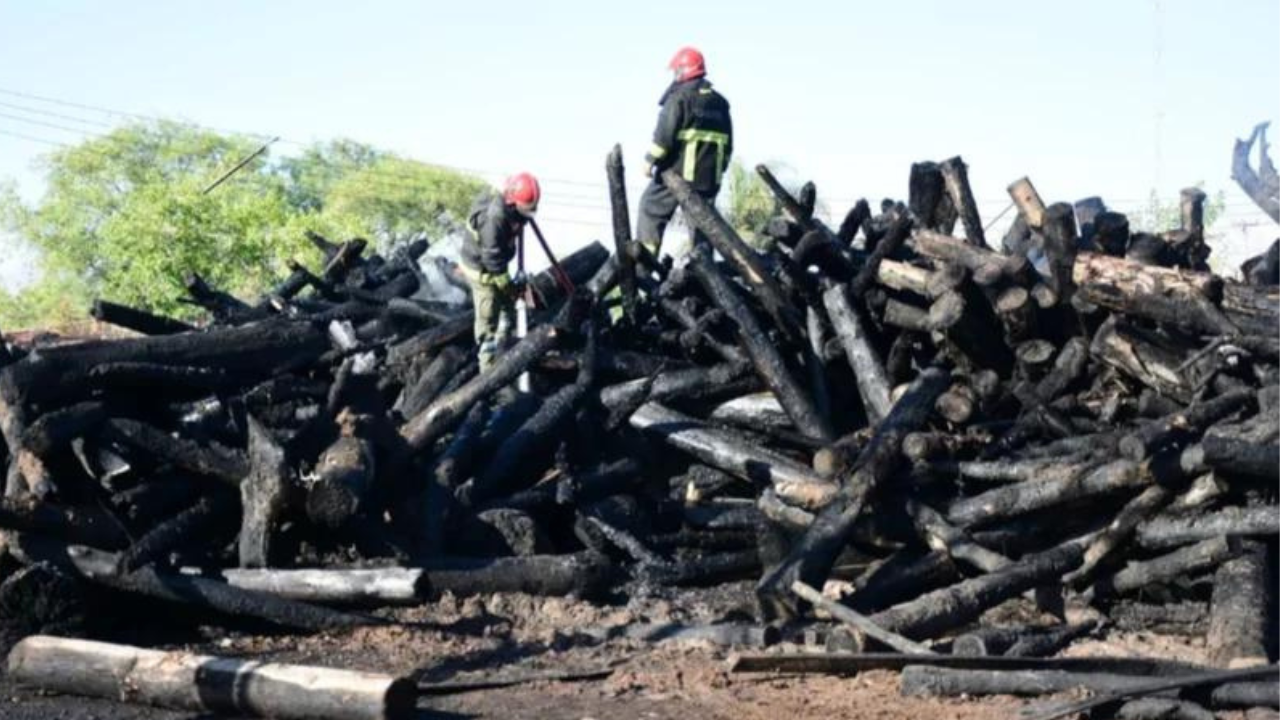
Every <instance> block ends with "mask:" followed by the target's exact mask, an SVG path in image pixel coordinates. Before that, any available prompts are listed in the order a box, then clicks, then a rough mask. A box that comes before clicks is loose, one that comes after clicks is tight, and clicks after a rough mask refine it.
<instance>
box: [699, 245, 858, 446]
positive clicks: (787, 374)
mask: <svg viewBox="0 0 1280 720" xmlns="http://www.w3.org/2000/svg"><path fill="white" fill-rule="evenodd" d="M693 258H694V259H693V261H692V263H691V264H690V268H691V269H692V270H693V273H694V275H695V276H696V277H697V279H698V282H699V283H700V284H701V285H702V287H703V289H704V290H706V292H707V294H708V295H709V296H710V297H711V299H712V301H713V302H715V304H716V306H717V307H719V308H720V309H721V310H723V311H724V312H725V314H726V315H728V316H729V318H730V319H732V320H733V322H734V323H735V324H737V326H738V337H739V340H740V341H741V343H742V346H743V347H744V348H745V349H746V351H747V356H748V357H750V358H751V362H752V364H753V365H754V366H755V368H756V372H758V373H759V374H760V379H761V380H763V381H764V382H765V384H766V385H768V387H769V389H770V390H771V391H773V394H774V395H776V396H777V398H778V402H779V403H781V404H782V407H783V408H785V409H786V411H787V414H788V415H790V416H791V421H792V422H794V423H795V426H796V429H797V430H799V431H800V432H801V433H803V434H805V435H806V436H808V437H811V438H813V439H815V440H820V441H823V442H826V441H829V440H831V439H832V435H833V434H832V432H831V428H830V427H829V425H828V423H827V421H826V420H825V419H824V418H823V417H822V416H821V415H819V414H818V411H817V409H816V408H815V407H814V404H813V400H812V399H811V398H810V397H808V395H806V393H805V392H804V389H803V388H802V387H801V386H800V384H799V383H797V382H796V380H795V378H794V377H792V376H791V371H790V369H789V368H788V367H787V365H786V362H785V361H784V360H783V358H782V355H781V354H780V353H779V352H778V349H777V347H775V346H774V344H773V343H771V342H770V341H769V338H768V336H767V335H766V334H765V332H764V328H762V327H761V326H760V323H759V322H758V321H757V320H756V317H755V314H754V313H752V312H751V309H750V308H748V307H747V306H746V304H745V303H744V302H743V301H742V299H741V298H740V297H738V295H737V294H736V293H735V292H734V290H733V287H732V285H730V284H729V281H728V280H727V279H726V278H725V277H724V275H722V274H721V273H720V271H719V270H718V269H717V268H716V267H715V264H714V263H713V262H711V259H710V258H709V257H708V256H707V255H706V253H705V251H703V250H701V249H700V248H694V250H693Z"/></svg>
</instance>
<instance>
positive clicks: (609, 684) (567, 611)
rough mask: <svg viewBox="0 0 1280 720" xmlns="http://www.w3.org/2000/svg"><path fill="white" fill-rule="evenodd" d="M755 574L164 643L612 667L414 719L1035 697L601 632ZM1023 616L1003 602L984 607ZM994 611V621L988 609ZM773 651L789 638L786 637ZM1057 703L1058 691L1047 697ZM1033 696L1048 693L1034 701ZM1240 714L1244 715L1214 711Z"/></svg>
mask: <svg viewBox="0 0 1280 720" xmlns="http://www.w3.org/2000/svg"><path fill="white" fill-rule="evenodd" d="M749 589H750V585H749V584H747V583H740V584H735V585H728V586H722V587H719V588H716V589H714V590H709V591H696V592H686V593H684V594H681V595H679V596H671V597H664V596H648V597H643V598H639V599H632V600H631V601H629V602H626V603H620V604H617V605H612V606H609V605H605V606H597V605H592V604H589V603H585V602H580V601H576V600H570V599H562V598H535V597H529V596H523V595H497V596H489V597H484V598H469V599H466V600H457V599H454V598H452V597H450V596H446V597H444V598H442V599H440V600H439V601H437V602H434V603H431V604H429V605H425V606H421V607H415V608H404V609H399V610H395V611H392V612H388V613H385V615H386V616H387V617H388V618H394V619H395V620H397V621H399V623H400V624H397V625H391V626H383V627H371V628H364V629H360V630H355V631H351V632H343V633H324V634H318V635H312V636H288V635H276V636H267V635H246V634H226V633H225V632H223V631H221V630H214V629H211V628H210V629H205V631H204V633H205V636H206V639H204V640H202V641H200V642H195V643H186V644H181V645H169V646H167V647H170V648H181V649H187V650H192V651H195V652H201V653H209V654H213V653H216V654H219V655H226V656H241V657H253V658H256V659H261V660H274V661H280V662H298V663H313V664H319V665H330V666H336V667H347V668H353V669H360V670H368V671H382V672H388V673H396V674H405V675H411V676H413V677H415V678H417V679H419V680H420V681H422V682H428V683H440V682H445V681H449V682H458V681H469V680H481V679H484V680H491V679H496V678H504V677H512V676H517V675H522V674H530V673H534V672H546V671H560V672H563V671H595V670H600V669H610V670H612V674H610V675H609V676H608V677H605V678H603V679H596V680H589V681H574V682H553V681H547V680H541V681H537V682H533V683H529V684H523V685H518V686H515V687H509V688H501V689H487V690H481V691H472V692H466V693H458V694H451V695H431V696H424V697H423V698H422V700H421V701H420V703H419V708H420V710H419V715H420V717H422V718H472V717H496V718H512V719H518V718H540V719H546V720H559V719H563V720H585V719H587V718H596V719H609V720H614V719H617V718H645V719H650V718H651V719H654V720H657V719H661V718H677V717H679V718H682V719H684V720H687V719H688V718H725V719H728V720H773V719H775V718H794V719H796V720H799V719H800V718H825V719H828V720H836V719H840V718H849V719H854V718H858V719H861V718H868V719H872V718H874V719H876V720H923V719H925V718H958V719H966V720H995V719H997V718H1016V717H1017V716H1018V715H1019V711H1020V710H1022V709H1023V708H1025V707H1028V706H1030V705H1032V703H1031V702H1029V701H1027V700H1024V699H1017V698H1005V697H997V698H981V699H959V700H935V699H925V698H904V697H901V696H899V694H898V679H897V674H896V673H892V672H868V673H863V674H861V675H858V676H856V677H827V676H818V675H810V676H798V675H797V676H779V675H768V674H765V675H746V674H730V673H729V672H727V669H726V668H727V665H726V660H727V658H728V656H729V655H730V653H731V652H732V649H730V648H722V647H716V646H712V645H710V644H708V643H707V642H705V641H693V642H689V641H669V642H663V643H651V642H648V641H640V640H632V639H626V638H614V639H608V636H609V635H610V634H611V632H612V633H614V634H616V633H618V632H619V630H620V628H622V627H623V626H626V625H628V624H633V623H699V622H713V621H724V620H742V619H745V617H746V612H747V610H748V608H749V602H750V599H749V598H750V594H749ZM993 613H994V614H995V615H1002V616H1005V617H1009V616H1016V615H1020V614H1023V613H1025V609H1024V608H1019V607H1017V606H1016V605H1010V606H1006V607H1003V608H1000V609H998V610H997V611H993ZM992 619H998V618H992ZM1198 645H1199V644H1198V643H1197V642H1195V641H1191V640H1182V639H1176V638H1168V637H1161V636H1141V635H1111V636H1105V637H1103V638H1102V639H1100V640H1099V639H1093V640H1087V641H1084V642H1081V643H1077V644H1076V645H1075V646H1073V647H1072V648H1070V649H1069V650H1068V651H1067V654H1071V655H1081V654H1094V655H1103V654H1105V655H1133V656H1137V655H1147V656H1155V657H1167V658H1176V659H1180V660H1183V661H1191V662H1194V661H1196V660H1197V659H1199V658H1200V657H1201V655H1202V650H1201V648H1200V647H1198ZM779 647H780V649H790V650H795V649H798V648H797V647H795V646H788V645H786V644H783V645H781V646H779ZM1056 699H1058V700H1061V699H1063V698H1056ZM1035 702H1036V704H1039V703H1043V702H1044V700H1037V701H1035ZM196 717H200V716H199V715H196V714H193V713H189V712H173V711H165V710H156V709H150V708H144V707H137V706H129V705H124V704H119V703H115V702H112V701H106V700H92V699H84V698H72V697H65V696H54V695H47V694H42V693H38V692H33V691H31V690H29V689H26V688H22V687H19V686H16V685H15V684H13V683H12V682H10V681H8V680H6V679H3V678H2V677H0V718H11V719H13V720H55V719H63V720H90V719H95V720H178V719H180V718H181V719H183V720H189V719H191V718H196ZM1221 717H1224V718H1243V717H1244V716H1243V715H1223V716H1221Z"/></svg>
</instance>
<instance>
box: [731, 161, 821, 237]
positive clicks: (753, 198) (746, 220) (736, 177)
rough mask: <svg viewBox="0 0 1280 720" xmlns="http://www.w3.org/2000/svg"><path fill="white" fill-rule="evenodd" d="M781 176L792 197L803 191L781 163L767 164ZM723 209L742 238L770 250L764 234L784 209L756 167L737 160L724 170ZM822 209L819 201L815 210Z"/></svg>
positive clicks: (781, 180)
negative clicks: (788, 177)
mask: <svg viewBox="0 0 1280 720" xmlns="http://www.w3.org/2000/svg"><path fill="white" fill-rule="evenodd" d="M767 164H768V165H769V167H770V169H772V170H773V171H774V174H775V175H777V176H779V178H780V182H781V183H782V186H783V187H784V188H786V189H787V191H788V192H790V193H791V194H792V195H793V196H794V195H796V194H798V193H799V192H800V185H801V183H797V182H792V181H788V180H787V179H786V178H787V176H788V175H791V174H792V173H791V172H790V169H789V168H787V167H786V166H785V165H783V164H782V163H776V162H773V163H767ZM721 206H722V207H721V210H722V213H723V214H724V218H725V220H726V221H728V223H729V224H730V225H732V226H733V228H734V229H735V230H737V231H738V234H739V235H741V236H742V239H743V240H744V241H745V242H746V243H747V244H748V245H751V246H752V247H755V248H756V249H759V250H765V249H767V246H768V243H769V238H767V237H766V236H765V234H764V229H765V225H767V224H768V222H769V220H770V219H771V218H773V217H774V216H775V215H777V214H778V213H779V212H781V209H780V207H779V204H778V201H777V200H775V199H774V197H773V193H772V192H770V191H769V188H768V186H767V185H765V184H764V180H761V179H760V176H759V175H758V174H756V172H755V170H753V169H751V168H748V167H747V166H745V165H743V164H742V163H741V162H739V161H737V160H734V161H732V162H730V163H729V169H728V170H726V171H725V182H724V190H723V191H722V193H721ZM822 209H823V207H822V205H821V203H819V205H818V208H817V210H816V212H819V213H820V212H821V211H822Z"/></svg>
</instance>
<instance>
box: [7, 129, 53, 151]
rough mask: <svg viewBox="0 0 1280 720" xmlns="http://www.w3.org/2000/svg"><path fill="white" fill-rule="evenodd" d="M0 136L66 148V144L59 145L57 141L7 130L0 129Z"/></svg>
mask: <svg viewBox="0 0 1280 720" xmlns="http://www.w3.org/2000/svg"><path fill="white" fill-rule="evenodd" d="M0 135H7V136H9V137H13V138H18V139H19V140H26V141H28V142H36V143H42V144H44V145H54V146H56V147H67V144H66V143H61V142H58V141H57V140H49V139H47V138H41V137H35V136H34V135H23V134H22V133H16V132H11V131H9V130H4V129H0Z"/></svg>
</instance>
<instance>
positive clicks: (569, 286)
mask: <svg viewBox="0 0 1280 720" xmlns="http://www.w3.org/2000/svg"><path fill="white" fill-rule="evenodd" d="M529 226H530V227H532V228H533V234H534V235H535V236H537V238H538V244H539V245H541V246H542V252H544V253H546V254H547V259H548V260H550V261H551V276H552V277H554V278H555V279H556V284H557V285H559V286H560V289H562V290H564V292H565V295H572V294H573V290H574V287H573V280H571V279H570V278H569V273H567V272H565V271H564V268H563V267H560V261H559V260H556V255H555V253H553V252H551V246H550V245H548V244H547V239H546V238H545V237H543V236H542V228H540V227H538V223H537V222H536V221H535V220H534V219H533V218H529Z"/></svg>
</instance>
